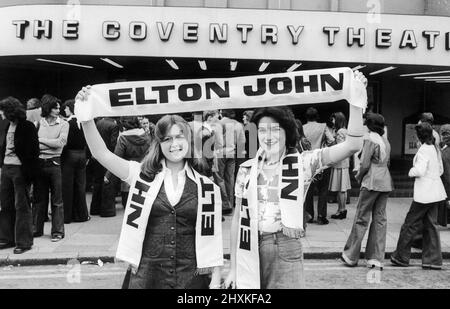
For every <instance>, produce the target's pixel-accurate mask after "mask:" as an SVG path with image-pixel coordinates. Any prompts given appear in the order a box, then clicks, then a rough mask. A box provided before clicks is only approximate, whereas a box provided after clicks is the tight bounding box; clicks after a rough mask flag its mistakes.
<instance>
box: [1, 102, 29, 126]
mask: <svg viewBox="0 0 450 309" xmlns="http://www.w3.org/2000/svg"><path fill="white" fill-rule="evenodd" d="M0 110H2V111H3V114H4V115H5V118H6V119H8V120H9V121H12V122H15V121H20V120H25V119H27V113H26V111H25V107H24V106H23V105H22V103H21V102H20V101H19V100H18V99H16V98H14V97H7V98H6V99H3V100H1V101H0Z"/></svg>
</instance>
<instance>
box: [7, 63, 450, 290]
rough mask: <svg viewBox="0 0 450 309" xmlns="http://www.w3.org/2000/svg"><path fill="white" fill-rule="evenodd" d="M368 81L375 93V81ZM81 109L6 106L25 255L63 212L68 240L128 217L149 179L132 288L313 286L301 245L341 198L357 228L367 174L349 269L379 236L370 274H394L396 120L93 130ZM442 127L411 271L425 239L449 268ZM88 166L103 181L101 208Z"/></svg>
mask: <svg viewBox="0 0 450 309" xmlns="http://www.w3.org/2000/svg"><path fill="white" fill-rule="evenodd" d="M355 76H356V78H357V79H358V80H359V81H360V87H365V86H366V84H367V80H366V79H365V77H364V76H363V75H362V74H361V73H359V72H356V73H355ZM89 95H90V88H89V87H85V88H83V89H82V90H81V91H80V92H79V93H78V94H77V97H76V100H77V102H79V104H87V103H86V102H87V101H88V98H89ZM74 103H75V100H68V101H66V102H64V104H62V103H61V101H60V100H59V99H58V98H56V97H54V96H52V95H48V94H46V95H44V96H43V97H42V99H41V100H39V99H30V100H29V101H28V102H27V104H26V106H25V105H23V104H22V103H21V102H20V101H19V100H17V99H15V98H13V97H8V98H6V99H3V100H2V101H0V114H1V116H2V118H3V119H5V121H2V122H0V123H1V126H0V145H1V146H2V147H1V150H0V164H1V165H2V168H1V178H0V206H1V211H0V248H1V249H3V248H9V247H15V249H14V253H16V254H20V253H23V252H25V251H27V250H29V249H31V247H32V245H33V238H34V237H40V236H42V235H43V233H44V222H45V221H46V220H48V215H49V209H48V205H49V204H50V217H51V226H52V227H51V235H50V236H51V241H54V242H57V241H59V240H61V239H63V238H64V225H65V224H69V223H71V222H85V221H88V220H89V219H90V216H93V215H99V216H102V217H111V216H115V215H116V202H115V200H116V197H117V196H118V195H119V193H120V196H121V199H122V206H123V207H124V208H126V207H127V205H128V204H129V203H130V200H133V201H136V199H137V200H140V199H141V196H140V195H136V194H131V193H130V192H131V191H130V186H131V188H133V187H134V186H136V184H137V183H138V182H139V186H141V187H140V188H141V189H140V190H144V189H145V191H147V190H149V192H148V196H151V198H149V199H144V198H142V200H140V201H141V202H142V203H145V205H146V207H147V210H148V213H147V214H146V216H148V217H145V218H146V221H145V223H144V230H143V231H142V232H141V233H140V236H139V237H133V239H123V237H122V236H121V239H120V241H119V248H122V246H123V242H127V241H129V242H130V243H127V244H126V246H127V248H132V247H133V246H135V247H136V250H134V251H133V255H131V254H130V255H129V256H128V257H127V258H128V259H129V260H128V262H129V263H130V265H131V266H130V269H129V271H128V273H127V276H126V280H125V282H124V287H129V288H208V287H209V288H222V287H237V288H239V287H250V288H301V287H304V281H303V280H304V276H303V251H302V243H301V238H302V237H304V236H305V235H307V233H306V230H307V225H308V224H313V223H317V224H319V225H325V224H328V223H329V220H328V218H327V217H328V214H327V208H328V206H327V203H328V202H329V198H330V196H333V197H334V198H335V199H336V202H337V212H336V213H335V214H332V215H331V216H330V217H331V219H333V220H343V219H346V218H347V210H346V204H347V203H348V190H350V189H351V177H354V178H355V179H356V181H357V182H358V183H359V185H360V193H359V198H358V202H357V205H356V214H355V218H354V222H353V226H352V229H351V233H350V235H349V237H348V240H347V242H346V244H345V247H344V248H343V252H342V257H341V259H342V262H343V263H344V264H345V265H347V266H350V267H353V266H356V265H357V264H358V261H359V258H360V251H361V245H362V241H363V238H364V236H365V234H366V232H367V230H368V229H369V235H368V239H367V246H366V252H365V255H366V260H367V265H368V266H369V267H377V268H380V269H382V268H383V261H384V256H385V246H386V232H387V217H386V205H387V202H388V197H389V193H390V192H391V191H392V190H393V188H394V186H393V181H392V178H391V175H390V172H389V163H390V152H391V147H390V144H389V141H388V138H387V134H386V125H385V121H384V117H383V116H382V115H380V114H377V113H372V112H368V113H365V114H364V115H363V110H362V108H360V107H356V106H357V105H358V104H350V106H349V114H348V115H349V118H348V120H347V118H346V116H345V114H344V113H343V112H336V113H333V114H332V116H331V117H330V119H329V121H327V122H326V123H321V122H319V119H320V117H319V113H318V111H317V109H316V108H313V107H311V108H308V110H307V111H306V115H305V116H306V120H307V121H306V123H305V124H302V122H301V121H300V120H299V119H296V118H295V116H294V114H293V112H292V110H291V109H289V108H285V107H283V108H281V107H265V108H259V109H256V110H248V111H245V112H244V113H243V119H242V123H241V122H240V121H237V120H236V119H234V118H236V117H235V112H234V111H233V110H210V111H202V112H194V113H193V114H192V117H191V119H190V120H191V121H189V122H188V121H187V120H186V119H184V118H183V117H181V116H177V115H166V116H164V117H162V118H161V119H160V120H159V121H158V122H157V123H156V124H153V123H151V122H150V120H149V118H147V117H135V116H127V117H120V118H110V117H104V118H100V119H95V120H94V119H92V120H91V121H85V122H81V123H79V122H78V121H77V119H76V116H75V115H74ZM432 122H433V117H432V115H431V114H430V113H424V114H423V115H422V118H421V121H420V122H419V123H418V125H417V126H416V132H417V137H418V139H419V141H420V148H419V150H418V152H417V154H416V156H415V158H414V160H413V167H412V168H411V170H410V171H409V176H410V177H413V178H414V179H415V183H414V197H413V202H412V205H411V208H410V210H409V212H408V214H407V216H406V218H405V223H404V224H403V226H402V228H401V232H400V235H399V240H398V245H397V249H396V251H395V252H394V253H393V255H392V256H391V261H392V263H393V264H394V265H397V266H408V265H409V258H410V252H411V246H413V245H414V242H415V241H416V242H417V241H418V242H420V243H421V246H422V247H423V259H422V266H423V267H424V268H426V269H440V268H441V267H442V254H441V251H440V250H441V249H440V239H439V231H438V228H437V224H438V221H439V224H441V225H444V226H446V225H447V202H446V199H447V196H450V195H449V193H450V150H449V149H450V148H449V146H450V125H444V126H442V127H441V130H440V134H438V133H437V132H436V131H434V130H433V127H432ZM441 141H442V142H441ZM441 147H442V148H441ZM87 166H89V167H90V169H91V173H90V175H91V177H92V201H91V204H90V207H89V211H88V206H87V203H86V188H87V187H88V186H87V185H86V183H87V170H86V167H87ZM441 176H442V179H441ZM146 183H152V186H146V185H145V184H146ZM207 188H209V189H208V190H210V191H211V194H212V195H213V196H214V195H215V193H216V192H217V194H219V195H220V198H218V197H217V198H214V197H213V198H211V203H213V204H212V205H213V206H214V207H213V209H214V211H215V215H217V216H219V217H221V218H222V221H223V220H224V217H223V216H226V215H229V214H233V213H234V215H233V219H232V224H231V266H230V272H229V275H228V277H227V278H226V280H225V281H224V284H222V283H221V278H220V266H222V263H223V261H222V258H221V257H220V258H211V257H208V256H205V255H208V253H207V252H219V251H220V252H222V251H221V249H220V248H221V246H222V240H221V236H222V235H221V228H218V227H217V226H216V227H215V228H214V231H213V232H212V233H213V235H215V236H216V237H219V238H220V239H219V240H220V241H219V240H217V239H216V240H215V241H210V242H209V243H208V241H205V239H206V238H205V237H202V236H203V234H201V233H199V232H198V230H199V229H201V228H202V226H200V225H199V224H200V223H199V220H198V218H199V217H198V214H199V213H200V212H202V211H204V209H203V208H201V207H200V205H202V203H203V202H204V201H202V199H203V198H204V195H205V192H206V191H205V190H207ZM139 192H141V191H139ZM316 193H317V194H318V203H317V216H315V211H314V195H315V194H316ZM139 194H140V193H139ZM130 195H131V196H130ZM49 197H50V198H49ZM150 210H151V212H150ZM438 215H439V216H438ZM438 217H439V220H438ZM139 228H140V229H142V227H139ZM122 233H124V230H122ZM137 239H140V240H137ZM217 246H218V247H217ZM216 247H217V248H216ZM219 247H220V248H219ZM209 250H212V251H209ZM217 250H218V251H217ZM125 260H126V259H125ZM126 261H127V260H126ZM208 274H210V276H208Z"/></svg>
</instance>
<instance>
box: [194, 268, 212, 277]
mask: <svg viewBox="0 0 450 309" xmlns="http://www.w3.org/2000/svg"><path fill="white" fill-rule="evenodd" d="M213 270H214V267H204V268H197V270H196V271H195V275H196V276H198V275H207V274H211V273H212V272H213Z"/></svg>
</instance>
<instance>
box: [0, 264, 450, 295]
mask: <svg viewBox="0 0 450 309" xmlns="http://www.w3.org/2000/svg"><path fill="white" fill-rule="evenodd" d="M126 269H127V265H126V264H125V263H105V264H101V265H95V264H90V263H86V262H84V263H82V264H79V263H74V264H68V265H40V266H21V267H13V266H3V267H1V268H0V289H120V288H121V286H122V282H123V279H124V277H125V272H126ZM228 271H229V262H228V260H226V261H225V265H224V267H223V268H222V280H224V279H225V278H226V277H227V274H228ZM449 276H450V263H448V261H446V262H445V263H444V265H443V269H442V270H441V271H435V270H422V267H421V261H420V260H411V266H410V267H408V268H404V267H393V266H390V265H389V263H388V261H386V266H385V268H384V270H383V271H381V272H380V271H379V270H376V269H368V268H366V267H364V265H361V266H360V267H354V268H350V267H345V266H343V265H342V263H341V262H340V261H338V260H314V259H308V260H305V262H304V281H305V288H307V289H405V288H407V289H448V288H450V280H449ZM228 292H231V291H225V290H222V291H221V292H220V293H228ZM158 293H159V294H158V295H155V296H157V297H166V296H167V295H164V296H163V295H161V293H160V292H158ZM182 293H185V290H183V291H179V292H175V294H178V295H181V294H182ZM202 293H203V292H202ZM232 293H234V292H232ZM165 301H166V303H167V301H170V299H165Z"/></svg>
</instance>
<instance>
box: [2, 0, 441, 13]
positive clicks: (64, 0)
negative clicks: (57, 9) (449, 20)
mask: <svg viewBox="0 0 450 309" xmlns="http://www.w3.org/2000/svg"><path fill="white" fill-rule="evenodd" d="M68 3H70V4H76V3H79V4H82V5H93V4H97V5H145V6H179V7H218V8H246V9H281V10H313V11H342V12H369V11H370V12H374V11H375V12H378V11H379V12H380V13H386V14H416V15H439V16H450V0H366V1H363V0H314V1H312V0H127V1H123V0H70V1H69V0H2V1H1V2H0V7H1V6H9V5H24V4H63V5H64V4H68Z"/></svg>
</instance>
